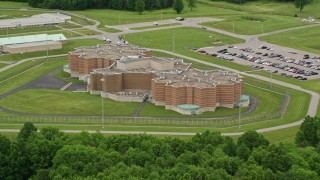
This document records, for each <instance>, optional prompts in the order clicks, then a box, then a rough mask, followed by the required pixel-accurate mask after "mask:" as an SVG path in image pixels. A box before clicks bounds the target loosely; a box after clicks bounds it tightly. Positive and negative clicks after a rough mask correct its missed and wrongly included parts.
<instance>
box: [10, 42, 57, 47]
mask: <svg viewBox="0 0 320 180" xmlns="http://www.w3.org/2000/svg"><path fill="white" fill-rule="evenodd" d="M55 44H61V42H56V41H43V42H30V43H24V44H15V45H6V47H9V48H23V47H32V46H48V45H55Z"/></svg>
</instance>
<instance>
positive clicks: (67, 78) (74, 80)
mask: <svg viewBox="0 0 320 180" xmlns="http://www.w3.org/2000/svg"><path fill="white" fill-rule="evenodd" d="M54 76H55V77H57V78H60V79H62V80H64V81H65V82H72V83H75V84H85V83H84V82H83V81H80V80H79V78H76V77H71V75H70V73H67V72H65V71H63V70H61V71H58V72H56V73H55V74H54Z"/></svg>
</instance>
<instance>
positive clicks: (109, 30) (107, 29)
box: [99, 27, 122, 33]
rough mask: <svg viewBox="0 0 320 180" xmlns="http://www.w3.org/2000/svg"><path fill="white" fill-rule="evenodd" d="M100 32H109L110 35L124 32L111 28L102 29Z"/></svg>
mask: <svg viewBox="0 0 320 180" xmlns="http://www.w3.org/2000/svg"><path fill="white" fill-rule="evenodd" d="M99 29H100V30H102V31H104V32H108V33H118V32H122V31H121V30H119V29H115V28H111V27H102V28H99Z"/></svg>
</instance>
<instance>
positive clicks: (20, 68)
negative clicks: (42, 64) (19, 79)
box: [0, 61, 35, 79]
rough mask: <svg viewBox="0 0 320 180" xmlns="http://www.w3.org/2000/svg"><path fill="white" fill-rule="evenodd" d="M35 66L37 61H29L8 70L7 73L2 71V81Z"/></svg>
mask: <svg viewBox="0 0 320 180" xmlns="http://www.w3.org/2000/svg"><path fill="white" fill-rule="evenodd" d="M33 64H35V61H27V62H24V63H22V64H19V65H17V66H14V67H12V68H10V69H7V70H5V71H2V72H0V79H1V78H4V77H6V76H12V74H14V73H16V72H20V71H21V70H23V69H25V67H29V66H32V65H33Z"/></svg>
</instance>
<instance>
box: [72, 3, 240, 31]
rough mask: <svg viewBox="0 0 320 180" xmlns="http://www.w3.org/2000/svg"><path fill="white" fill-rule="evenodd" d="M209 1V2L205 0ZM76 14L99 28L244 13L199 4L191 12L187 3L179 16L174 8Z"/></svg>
mask: <svg viewBox="0 0 320 180" xmlns="http://www.w3.org/2000/svg"><path fill="white" fill-rule="evenodd" d="M205 1H208V0H205ZM74 12H75V13H78V14H81V15H84V16H86V17H89V18H91V19H95V20H98V21H100V22H101V25H100V26H99V27H104V26H105V25H110V26H111V25H119V24H131V23H138V22H154V21H160V20H161V12H162V19H174V18H175V17H177V16H183V17H200V16H203V17H204V16H211V17H212V16H221V15H235V14H239V13H240V14H242V12H239V11H235V10H229V9H222V8H217V7H210V6H207V5H203V4H200V3H199V4H198V6H197V8H194V9H193V11H192V12H191V11H190V9H189V8H187V4H186V2H185V8H184V11H183V13H182V14H179V15H178V14H177V13H176V12H175V11H174V10H173V9H172V8H168V9H163V10H153V11H145V12H143V14H142V15H139V14H138V13H137V12H131V11H119V10H111V9H90V10H85V11H74Z"/></svg>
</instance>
